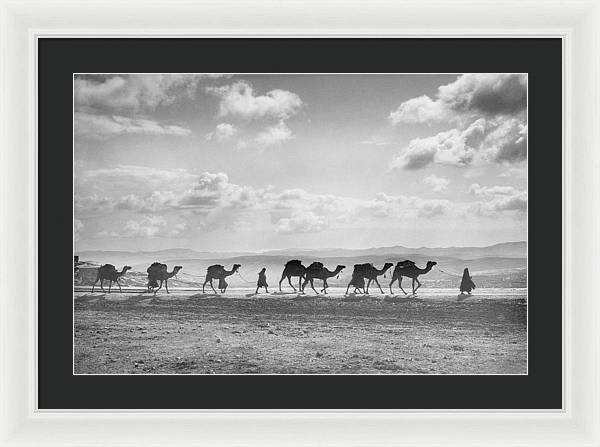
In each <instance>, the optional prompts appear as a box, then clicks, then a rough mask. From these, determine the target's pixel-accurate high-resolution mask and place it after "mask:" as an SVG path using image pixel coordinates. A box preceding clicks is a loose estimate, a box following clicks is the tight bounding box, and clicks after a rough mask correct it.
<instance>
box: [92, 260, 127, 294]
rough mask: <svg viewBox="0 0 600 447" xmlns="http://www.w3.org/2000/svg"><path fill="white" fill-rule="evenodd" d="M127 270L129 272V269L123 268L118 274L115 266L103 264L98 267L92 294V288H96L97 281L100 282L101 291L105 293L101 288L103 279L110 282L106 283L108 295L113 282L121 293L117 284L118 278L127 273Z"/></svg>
mask: <svg viewBox="0 0 600 447" xmlns="http://www.w3.org/2000/svg"><path fill="white" fill-rule="evenodd" d="M127 270H131V267H129V266H128V265H126V266H124V267H123V270H121V271H120V272H119V271H117V269H116V268H115V266H114V265H112V264H104V265H102V266H100V267H99V268H98V274H97V275H96V281H94V284H93V285H92V293H93V292H94V287H96V283H97V282H98V281H100V288H101V289H102V291H103V292H106V290H104V287H103V284H104V280H105V279H108V280H109V281H110V282H109V283H108V293H110V289H111V287H112V283H113V282H116V283H117V285H118V286H119V292H122V290H121V284H120V283H119V278H120V277H121V276H123V275H124V274H125V273H127Z"/></svg>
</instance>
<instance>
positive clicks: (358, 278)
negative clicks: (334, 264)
mask: <svg viewBox="0 0 600 447" xmlns="http://www.w3.org/2000/svg"><path fill="white" fill-rule="evenodd" d="M393 265H394V264H392V263H391V262H386V263H385V264H384V266H383V267H382V268H381V270H377V268H375V267H374V266H373V264H355V265H354V271H353V272H352V279H351V280H350V283H348V287H346V295H348V290H349V289H350V286H354V292H355V293H356V290H359V291H360V289H361V288H363V290H364V292H365V293H369V286H370V285H371V282H372V281H375V284H377V286H378V287H379V290H380V291H381V293H383V289H382V288H381V285H380V284H379V281H377V277H378V276H380V275H384V274H385V272H387V271H388V270H389V269H390V267H392V266H393ZM365 279H368V280H369V281H368V282H367V288H366V289H364V283H365V282H364V280H365Z"/></svg>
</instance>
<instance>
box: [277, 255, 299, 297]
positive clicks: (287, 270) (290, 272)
mask: <svg viewBox="0 0 600 447" xmlns="http://www.w3.org/2000/svg"><path fill="white" fill-rule="evenodd" d="M304 275H306V267H304V266H303V265H302V261H300V260H298V259H292V260H291V261H288V262H286V263H285V267H284V269H283V273H282V274H281V279H280V280H279V291H280V292H281V282H282V281H283V280H284V278H287V280H288V282H289V283H290V287H291V288H292V289H294V292H296V288H295V287H294V286H293V285H292V281H291V278H292V276H298V277H299V278H298V289H300V290H302V279H303V278H304Z"/></svg>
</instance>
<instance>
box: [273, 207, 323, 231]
mask: <svg viewBox="0 0 600 447" xmlns="http://www.w3.org/2000/svg"><path fill="white" fill-rule="evenodd" d="M328 225H329V223H328V220H327V218H326V217H324V216H319V215H317V214H315V213H313V212H310V211H309V212H306V213H297V214H294V215H293V216H292V217H289V218H283V219H279V222H277V224H276V225H275V231H277V233H280V234H295V233H319V232H321V231H323V230H325V229H327V227H328Z"/></svg>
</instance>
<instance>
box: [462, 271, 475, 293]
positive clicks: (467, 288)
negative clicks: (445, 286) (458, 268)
mask: <svg viewBox="0 0 600 447" xmlns="http://www.w3.org/2000/svg"><path fill="white" fill-rule="evenodd" d="M474 289H475V283H474V282H473V279H472V278H471V275H470V274H469V269H468V268H466V269H465V270H464V272H463V277H462V281H461V282H460V294H461V295H462V294H463V292H467V293H468V294H469V295H470V294H471V290H474Z"/></svg>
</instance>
